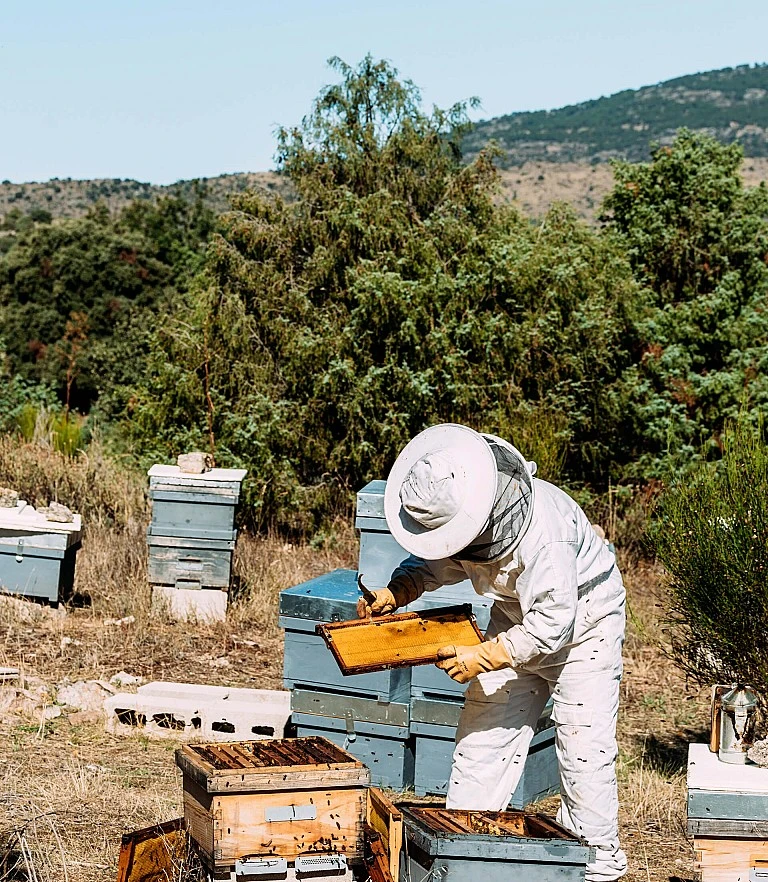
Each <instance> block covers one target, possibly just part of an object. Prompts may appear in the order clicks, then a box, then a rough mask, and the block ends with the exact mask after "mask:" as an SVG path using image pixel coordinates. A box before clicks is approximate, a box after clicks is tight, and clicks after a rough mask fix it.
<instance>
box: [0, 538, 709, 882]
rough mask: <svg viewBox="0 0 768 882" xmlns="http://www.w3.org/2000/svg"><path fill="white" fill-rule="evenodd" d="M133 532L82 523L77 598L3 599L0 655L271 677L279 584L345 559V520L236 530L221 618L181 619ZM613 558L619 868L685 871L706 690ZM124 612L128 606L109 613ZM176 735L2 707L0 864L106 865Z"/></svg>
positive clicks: (46, 668)
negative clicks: (213, 622)
mask: <svg viewBox="0 0 768 882" xmlns="http://www.w3.org/2000/svg"><path fill="white" fill-rule="evenodd" d="M144 541H145V540H144V533H143V530H141V529H140V528H137V529H136V530H134V531H123V532H119V533H118V532H110V531H109V530H108V529H106V528H102V529H96V530H94V531H92V532H91V533H90V534H88V535H87V536H86V541H85V542H84V545H83V548H82V551H81V552H80V555H79V559H78V577H77V588H78V592H79V594H78V597H76V600H77V601H78V603H77V604H75V605H72V606H71V607H69V608H68V609H67V610H66V611H59V612H55V611H49V610H47V609H45V608H42V607H38V606H36V605H33V604H29V603H23V602H9V601H8V600H5V599H3V600H2V601H0V667H2V666H17V667H20V668H21V669H22V672H23V675H24V676H25V677H26V678H27V680H28V682H29V683H30V684H34V683H37V682H38V681H37V680H36V679H35V678H39V680H40V681H43V685H44V686H49V687H54V686H55V685H57V684H61V683H63V682H66V681H74V680H80V679H104V680H109V679H110V678H111V677H112V676H113V675H115V674H116V673H118V672H121V671H126V672H128V673H130V674H132V675H136V676H141V677H143V678H145V679H146V680H153V679H166V680H180V681H185V682H192V683H216V684H228V685H236V686H254V687H269V688H279V687H280V684H281V666H282V642H281V634H280V631H279V629H278V627H277V615H276V608H277V594H278V592H279V591H280V590H281V589H282V588H285V587H288V586H290V585H292V584H296V583H298V582H301V581H303V580H305V579H307V578H310V577H312V576H314V575H318V574H320V573H322V572H326V571H328V570H330V569H333V568H334V567H335V566H354V560H355V557H356V547H355V540H354V536H353V535H352V534H351V531H348V532H347V533H344V534H343V535H342V539H341V540H340V541H339V543H337V545H336V546H335V547H333V548H331V549H324V550H316V549H313V548H311V547H309V546H293V545H288V544H284V543H282V542H280V541H279V540H276V539H253V538H248V537H241V538H240V540H239V543H238V549H237V554H236V573H237V576H236V589H235V599H234V601H233V604H232V606H231V608H230V617H229V620H228V621H227V623H226V624H220V625H217V626H203V625H185V624H178V623H171V622H168V621H164V620H162V619H158V618H153V617H151V616H150V609H149V592H148V589H147V587H146V572H145V563H144ZM624 569H625V578H626V582H627V588H628V595H629V600H630V612H631V622H630V626H629V630H628V638H627V643H626V654H625V661H626V671H625V677H624V681H623V686H622V698H623V704H622V707H621V711H620V719H619V742H620V762H619V781H620V800H621V834H622V838H623V844H624V847H625V849H626V851H627V854H628V856H629V861H630V872H629V875H628V876H627V879H629V880H632V882H640V880H643V882H651V880H653V882H655V880H669V879H683V880H688V879H692V878H693V860H692V850H691V846H690V843H689V842H688V841H687V839H686V836H685V758H686V751H687V744H688V742H689V741H691V740H697V741H701V740H704V739H705V737H706V736H705V729H706V720H707V707H706V696H705V694H704V693H703V692H702V691H701V690H699V689H696V688H693V687H690V688H689V687H688V686H687V685H686V683H685V682H684V680H683V679H682V677H681V676H680V674H679V673H678V672H677V671H676V669H675V668H674V667H673V666H672V665H671V664H670V663H669V662H668V661H667V660H666V659H665V658H664V656H663V654H662V653H661V652H660V651H659V649H658V648H656V646H655V642H656V640H657V639H658V637H659V634H660V631H659V624H658V621H657V619H658V612H659V609H658V607H657V602H658V600H657V596H656V592H657V591H658V586H659V581H660V574H659V572H658V571H657V570H655V569H654V568H653V567H651V566H649V565H647V564H642V563H634V564H631V565H630V564H626V565H625V568H624ZM126 616H132V617H133V621H130V619H129V620H128V621H123V622H122V623H121V622H120V619H124V618H125V617H126ZM116 620H117V621H116ZM110 622H111V623H110ZM38 685H39V684H38ZM49 694H50V695H51V696H52V695H53V693H52V692H50V693H49ZM52 700H53V698H52V697H51V701H52ZM177 746H178V745H177V744H176V743H175V742H173V741H150V740H148V739H147V738H145V737H142V736H139V735H137V736H132V737H129V738H124V737H114V736H111V735H108V734H106V733H105V732H104V726H103V722H87V721H86V722H82V721H78V718H74V719H70V716H69V715H68V714H67V713H63V714H62V715H61V716H58V717H57V718H55V719H51V720H47V719H46V714H45V712H44V710H43V709H42V708H39V707H38V708H37V709H36V710H34V711H29V712H27V713H26V714H25V713H24V712H21V713H16V714H10V715H9V714H6V715H5V716H0V880H4V879H9V880H10V879H29V880H31V882H49V880H50V882H53V880H56V882H62V880H64V882H97V880H99V882H101V880H112V879H114V878H115V873H116V867H117V855H118V849H119V843H120V836H121V834H122V833H123V832H125V831H128V830H132V829H136V828H138V827H142V826H147V825H149V824H153V823H155V822H159V821H164V820H168V819H170V818H174V817H178V816H179V815H180V813H181V783H180V774H179V773H178V771H177V769H176V766H175V764H174V761H173V752H174V750H175V748H176V747H177ZM556 806H557V798H556V797H554V798H551V799H549V800H546V801H545V803H544V804H543V807H544V809H545V810H547V811H550V812H552V813H554V811H555V810H556Z"/></svg>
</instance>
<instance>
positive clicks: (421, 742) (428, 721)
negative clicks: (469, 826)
mask: <svg viewBox="0 0 768 882" xmlns="http://www.w3.org/2000/svg"><path fill="white" fill-rule="evenodd" d="M461 708H462V703H461V702H455V701H435V700H429V699H423V698H414V699H413V700H412V702H411V733H412V734H413V735H414V736H415V738H416V744H415V748H416V768H415V772H414V789H415V791H416V793H417V795H419V796H424V795H425V794H428V793H429V794H435V795H440V796H444V795H445V794H446V792H447V790H448V777H449V775H450V772H451V760H452V758H453V748H454V744H455V741H456V727H457V725H458V722H459V715H460V713H461ZM550 713H551V707H550V706H549V705H548V706H547V707H546V708H545V709H544V712H543V713H542V715H541V717H540V718H539V723H538V725H537V727H536V734H535V735H534V736H533V741H532V742H531V747H530V750H529V752H528V758H527V759H526V762H525V768H524V770H523V775H522V777H521V779H520V782H519V784H518V785H517V789H516V790H515V792H514V794H513V795H512V800H511V802H510V806H511V807H512V808H524V807H525V806H526V805H528V804H529V803H531V802H536V800H538V799H542V798H543V797H545V796H549V795H550V794H553V793H558V792H559V791H560V773H559V769H558V765H557V757H556V755H555V729H554V726H553V724H552V721H551V719H550Z"/></svg>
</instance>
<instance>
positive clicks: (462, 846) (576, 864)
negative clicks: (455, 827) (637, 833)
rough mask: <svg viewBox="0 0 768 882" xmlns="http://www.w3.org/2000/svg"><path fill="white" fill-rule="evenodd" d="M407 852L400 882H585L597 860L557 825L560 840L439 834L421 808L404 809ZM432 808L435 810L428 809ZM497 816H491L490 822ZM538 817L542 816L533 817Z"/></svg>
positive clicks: (545, 836) (402, 859)
mask: <svg viewBox="0 0 768 882" xmlns="http://www.w3.org/2000/svg"><path fill="white" fill-rule="evenodd" d="M400 808H401V811H402V813H403V822H404V839H405V843H404V845H405V847H404V848H403V849H402V851H401V852H400V878H401V879H412V880H414V882H415V880H427V879H429V880H433V879H434V880H438V879H439V880H440V882H509V880H512V879H514V880H521V882H581V880H583V879H584V876H585V873H586V867H587V863H588V861H589V860H590V859H591V858H592V857H593V855H594V850H593V849H591V848H590V847H589V846H588V845H587V844H586V842H585V841H584V840H583V839H579V838H577V837H576V835H575V834H571V833H569V831H566V830H564V829H563V828H560V827H558V825H554V824H553V823H552V822H551V821H549V819H546V820H547V821H548V822H549V823H548V826H549V827H551V828H554V832H555V834H557V833H559V835H548V834H547V833H546V832H544V833H543V834H542V833H539V834H538V835H533V832H532V831H528V830H526V832H525V833H524V834H523V835H511V834H510V835H495V834H482V833H457V832H453V831H451V832H449V831H447V830H446V831H439V830H436V829H435V828H434V826H432V825H429V824H427V823H425V822H424V821H423V820H422V818H420V817H418V816H417V815H416V814H415V812H416V811H418V808H417V807H416V806H414V807H412V808H409V807H408V806H401V807H400ZM429 808H431V807H429ZM493 814H494V813H488V816H489V817H491V816H492V815H493ZM534 817H539V816H534Z"/></svg>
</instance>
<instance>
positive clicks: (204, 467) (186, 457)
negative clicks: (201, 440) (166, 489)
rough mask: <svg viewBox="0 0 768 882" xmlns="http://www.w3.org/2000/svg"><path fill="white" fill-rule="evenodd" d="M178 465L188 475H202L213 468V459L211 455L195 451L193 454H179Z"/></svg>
mask: <svg viewBox="0 0 768 882" xmlns="http://www.w3.org/2000/svg"><path fill="white" fill-rule="evenodd" d="M176 464H177V465H178V467H179V468H180V469H181V471H182V472H184V473H186V474H191V475H201V474H202V473H203V472H210V470H211V469H212V468H213V457H212V456H211V454H210V453H202V452H201V451H199V450H195V451H193V452H192V453H181V454H179V456H178V458H177V460H176Z"/></svg>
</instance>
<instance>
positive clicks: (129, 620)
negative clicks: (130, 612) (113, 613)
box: [104, 616, 136, 627]
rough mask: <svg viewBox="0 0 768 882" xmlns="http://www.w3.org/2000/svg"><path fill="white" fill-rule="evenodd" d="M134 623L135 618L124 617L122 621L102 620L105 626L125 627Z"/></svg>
mask: <svg viewBox="0 0 768 882" xmlns="http://www.w3.org/2000/svg"><path fill="white" fill-rule="evenodd" d="M135 621H136V616H125V617H124V618H122V619H104V624H105V625H119V626H120V627H125V626H126V625H132V624H133V623H134V622H135Z"/></svg>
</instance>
